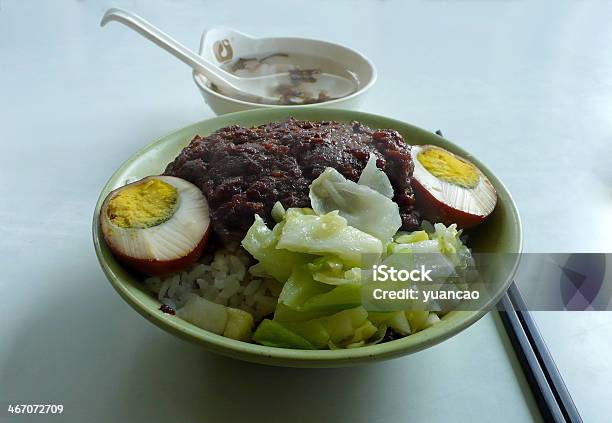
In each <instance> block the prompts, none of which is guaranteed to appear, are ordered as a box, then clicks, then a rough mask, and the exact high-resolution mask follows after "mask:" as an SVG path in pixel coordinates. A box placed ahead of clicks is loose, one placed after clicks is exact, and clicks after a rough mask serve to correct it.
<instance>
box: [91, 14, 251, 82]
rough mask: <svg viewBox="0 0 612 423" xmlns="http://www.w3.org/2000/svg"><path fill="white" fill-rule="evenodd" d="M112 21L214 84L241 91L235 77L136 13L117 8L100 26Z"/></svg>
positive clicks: (104, 17) (105, 17) (106, 16)
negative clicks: (235, 83) (159, 48)
mask: <svg viewBox="0 0 612 423" xmlns="http://www.w3.org/2000/svg"><path fill="white" fill-rule="evenodd" d="M110 21H116V22H119V23H122V24H124V25H125V26H127V27H129V28H131V29H133V30H134V31H136V32H138V33H139V34H140V35H142V36H143V37H145V38H147V39H148V40H150V41H152V42H154V43H155V44H157V45H158V46H160V47H161V48H163V49H164V50H166V51H167V52H168V53H170V54H172V55H173V56H175V57H177V58H178V59H180V60H181V61H182V62H184V63H186V64H187V65H189V66H191V67H192V68H193V69H195V70H196V71H198V72H201V73H203V74H204V75H205V76H206V77H207V78H208V80H209V81H210V82H212V83H213V84H215V85H217V86H223V87H227V88H229V89H230V90H234V91H237V92H240V91H241V90H240V89H238V88H237V87H236V86H235V85H234V84H233V82H235V80H236V77H235V76H234V75H232V74H231V73H229V72H225V71H224V70H223V69H220V68H219V67H217V66H215V65H214V64H212V63H210V62H209V61H208V60H206V59H204V58H203V57H202V56H200V55H199V54H196V53H194V52H193V51H191V50H189V49H188V48H187V47H185V46H184V45H182V44H181V43H179V42H178V41H176V40H175V39H174V38H172V37H170V36H169V35H168V34H166V33H165V32H163V31H162V30H160V29H159V28H157V27H156V26H154V25H153V24H151V23H150V22H148V21H147V20H145V19H143V18H142V17H140V16H138V15H136V14H135V13H132V12H129V11H127V10H123V9H117V8H113V9H108V10H107V11H106V13H105V14H104V16H103V17H102V20H101V21H100V26H104V25H106V24H107V23H108V22H110Z"/></svg>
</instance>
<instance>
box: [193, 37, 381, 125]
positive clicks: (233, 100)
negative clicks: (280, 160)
mask: <svg viewBox="0 0 612 423" xmlns="http://www.w3.org/2000/svg"><path fill="white" fill-rule="evenodd" d="M222 27H223V26H213V27H211V28H208V29H207V30H205V31H204V32H203V33H202V37H201V39H200V47H199V49H198V54H200V55H201V54H202V50H203V49H204V39H205V38H206V34H207V33H208V31H210V30H211V29H216V28H222ZM234 31H236V30H234ZM236 32H238V33H240V34H242V35H245V36H247V37H250V38H256V39H258V40H279V39H282V40H289V41H294V42H304V41H306V42H317V43H322V44H327V45H328V46H330V47H334V48H339V49H343V50H348V51H350V52H352V53H353V54H355V55H357V56H358V57H359V58H360V59H361V60H363V62H364V63H365V64H366V65H367V66H368V67H369V69H370V71H371V73H372V76H371V77H370V78H369V80H368V81H367V83H366V84H365V85H364V86H363V87H361V88H359V89H358V90H357V91H355V92H354V93H352V94H350V95H347V96H345V97H340V98H335V99H333V100H329V101H323V102H321V103H312V104H293V105H290V104H264V103H255V102H252V101H245V100H239V99H237V98H233V97H229V96H227V95H224V94H221V93H218V92H217V91H214V90H212V89H211V88H210V87H208V86H207V85H206V84H205V83H203V82H202V80H204V81H206V77H205V76H204V75H202V74H200V73H198V72H197V71H195V70H194V71H192V73H191V75H192V78H193V81H194V82H195V84H196V86H197V87H198V89H199V90H200V91H201V92H206V93H208V94H210V95H212V96H213V97H217V98H218V99H219V100H222V101H227V102H230V103H234V104H238V105H242V106H245V107H252V108H255V107H256V108H260V109H279V108H282V109H297V108H301V107H309V108H312V107H328V105H333V104H339V103H342V102H344V101H348V100H351V99H353V98H356V97H359V96H360V95H362V94H363V93H365V92H366V91H368V90H369V89H370V88H372V86H373V85H374V84H375V83H376V81H377V79H378V71H377V70H376V66H375V65H374V62H372V60H370V59H369V58H368V57H367V56H366V55H365V54H363V53H362V52H360V51H359V50H356V49H354V48H351V47H347V46H344V45H342V44H338V43H332V42H330V41H325V40H319V39H316V38H305V37H261V38H259V37H253V36H251V35H248V34H245V33H243V32H240V31H236ZM233 113H235V112H233Z"/></svg>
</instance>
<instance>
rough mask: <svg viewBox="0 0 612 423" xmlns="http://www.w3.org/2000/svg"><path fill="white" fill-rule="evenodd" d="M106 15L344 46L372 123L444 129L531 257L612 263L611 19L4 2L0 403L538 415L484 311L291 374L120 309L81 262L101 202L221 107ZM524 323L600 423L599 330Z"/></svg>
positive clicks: (364, 3) (415, 4) (510, 12)
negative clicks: (130, 168)
mask: <svg viewBox="0 0 612 423" xmlns="http://www.w3.org/2000/svg"><path fill="white" fill-rule="evenodd" d="M111 6H120V7H125V8H128V9H132V10H134V11H136V12H138V13H141V14H143V15H144V16H145V17H147V18H148V19H150V20H152V21H153V22H155V23H157V24H159V25H160V26H161V27H162V28H164V29H165V30H167V31H168V32H169V33H170V34H173V35H175V36H176V37H177V38H178V39H179V40H182V41H184V42H185V44H187V45H188V46H190V47H192V48H194V49H195V48H197V45H198V42H199V36H200V34H201V32H202V30H203V29H204V28H205V27H207V26H210V25H214V24H229V25H232V26H235V27H236V28H238V29H240V30H242V31H244V32H247V33H252V34H254V35H264V36H265V35H268V36H273V35H295V36H305V37H314V38H323V39H327V40H330V41H334V42H339V43H343V44H346V45H348V46H351V47H354V48H357V49H359V50H361V51H362V52H363V53H365V54H366V55H367V56H369V57H370V58H371V59H372V60H373V61H374V62H375V63H376V64H377V66H378V70H379V81H378V83H377V85H376V86H375V87H374V88H373V90H372V91H371V95H370V97H369V98H368V101H367V103H366V105H365V106H364V108H363V110H365V111H369V112H373V113H377V114H381V115H386V116H390V117H393V118H397V119H401V120H405V121H408V122H411V123H414V124H416V125H418V126H421V127H423V128H426V129H430V130H435V129H442V130H443V132H444V134H445V135H446V136H447V137H448V138H449V139H451V140H452V141H454V142H456V143H458V144H460V145H462V146H463V147H465V148H466V149H467V150H469V151H471V152H472V153H474V154H475V155H476V156H477V157H479V158H480V159H481V160H482V161H483V162H484V163H486V164H487V165H488V166H489V167H490V168H491V169H492V170H493V171H494V172H496V174H497V175H498V176H499V177H500V178H501V179H502V180H503V181H504V182H505V183H506V184H507V186H508V188H509V189H510V191H511V192H512V193H513V195H514V196H515V199H516V201H517V203H518V206H519V209H520V212H521V215H522V218H523V223H524V232H525V250H526V251H529V252H603V251H606V252H610V250H611V248H610V240H611V237H610V235H611V232H612V230H611V229H610V228H611V227H612V191H611V189H610V187H611V186H612V170H611V169H612V166H611V163H610V161H611V158H612V155H611V147H610V145H611V142H612V139H611V133H612V55H611V54H610V51H611V50H610V47H611V45H612V26H611V25H610V22H612V3H610V2H607V1H601V2H591V1H538V2H536V1H533V2H529V1H525V0H523V1H521V0H516V1H510V0H508V1H503V0H497V1H495V0H490V1H469V0H461V1H459V0H457V1H442V0H439V1H435V0H430V1H425V0H422V1H399V0H386V1H383V0H381V1H374V0H359V1H322V0H321V1H314V0H310V1H282V2H280V1H278V2H272V1H265V0H258V1H242V2H238V1H236V2H230V1H220V0H217V1H213V0H208V1H207V0H199V1H196V0H190V1H169V0H168V1H161V0H160V1H146V2H145V1H135V0H133V1H114V2H103V1H98V2H93V1H84V0H83V1H57V2H51V1H46V2H44V1H31V2H30V1H28V2H26V1H17V0H0V221H1V222H2V223H1V224H0V289H1V291H2V294H3V295H2V301H1V303H0V405H1V406H2V407H3V408H5V409H6V407H7V406H8V404H9V403H62V404H64V406H65V410H66V411H65V413H64V415H63V416H62V417H61V419H60V420H61V421H71V422H83V421H96V422H98V421H99V422H108V421H128V420H132V421H142V420H150V421H164V422H167V421H196V420H197V421H220V420H227V421H233V420H238V419H240V418H242V419H249V420H253V421H256V420H262V421H269V422H271V421H289V420H291V421H301V420H313V421H314V420H316V421H340V420H347V419H350V420H351V421H355V422H366V421H367V422H372V421H450V420H456V421H491V420H497V421H531V420H538V419H539V415H538V412H537V408H536V406H535V404H534V402H533V399H532V396H531V394H530V392H529V390H528V389H527V387H526V384H525V381H524V377H523V376H522V373H521V372H520V368H519V367H518V363H517V362H516V359H515V358H514V355H513V354H514V353H513V352H512V349H511V348H510V346H509V344H508V341H507V338H506V336H505V334H504V333H503V329H502V328H501V325H500V323H499V320H498V318H497V317H496V316H494V315H489V316H487V317H485V318H483V319H482V320H481V321H480V322H479V323H477V324H476V325H474V326H473V327H471V328H470V329H468V330H466V331H465V332H463V333H461V334H460V335H458V336H456V337H455V338H453V339H451V340H449V341H447V342H445V343H443V344H441V345H438V346H436V347H433V348H431V349H428V350H426V351H423V352H420V353H418V354H415V355H413V356H408V357H404V358H400V359H396V360H393V361H389V362H385V363H380V364H373V365H368V366H364V367H357V368H347V369H336V370H299V369H281V368H269V367H264V366H256V365H251V364H246V363H241V362H236V361H232V360H229V359H225V358H221V357H217V356H213V355H211V354H208V353H206V352H203V351H202V350H201V348H199V347H198V346H195V345H191V344H187V343H185V342H183V341H181V340H178V339H175V338H173V337H172V336H170V335H167V334H166V333H164V332H162V331H161V330H159V329H157V328H155V327H153V326H152V325H151V324H149V323H148V322H146V321H145V320H144V319H142V318H141V317H140V316H139V315H137V314H136V313H135V312H133V311H132V310H131V309H130V308H129V307H128V306H127V305H126V304H125V303H123V301H122V300H121V299H120V298H119V296H118V295H117V294H115V292H114V291H113V290H112V288H111V287H110V285H109V284H108V283H107V282H106V280H105V278H104V276H103V274H102V272H101V271H100V270H99V267H98V264H97V261H96V258H95V255H94V252H93V247H92V243H91V235H90V226H91V219H92V213H93V209H94V204H95V201H96V199H97V196H98V193H99V191H100V189H101V188H102V186H103V185H104V183H105V181H106V180H107V178H108V177H109V176H110V175H111V174H112V173H113V171H114V170H115V169H116V168H117V167H118V166H119V164H120V163H121V162H123V161H124V160H125V159H126V158H127V157H129V156H130V155H131V154H132V153H133V152H135V151H136V150H138V149H139V148H141V147H142V146H144V145H146V144H148V143H149V142H151V141H153V140H154V139H156V138H157V137H160V136H162V135H164V134H166V133H168V132H170V131H172V130H174V129H176V128H179V127H182V126H185V125H187V124H191V123H193V122H195V121H198V120H201V119H204V118H207V117H211V116H212V112H211V111H210V110H209V109H208V107H207V106H206V105H205V104H204V103H203V101H202V99H201V98H200V96H199V93H198V92H197V90H196V88H195V86H194V85H193V82H192V81H191V77H190V70H189V69H187V68H186V67H185V65H183V64H182V63H180V62H178V61H176V60H174V59H173V58H172V57H171V56H169V55H168V54H166V53H165V52H162V51H161V50H159V49H158V48H156V47H154V46H153V45H150V44H148V43H147V42H146V41H145V40H144V39H142V38H140V37H139V36H138V35H136V34H134V33H132V32H129V31H128V30H127V29H126V28H123V27H120V26H119V25H116V24H113V25H109V26H108V27H107V28H104V29H100V28H99V27H98V22H99V19H100V18H101V16H102V14H103V12H104V11H105V10H106V8H108V7H111ZM408 141H410V140H408ZM537 319H538V322H539V323H540V325H541V328H542V330H543V332H544V335H545V337H546V339H547V340H548V341H549V343H550V348H551V350H552V352H553V355H554V357H555V359H556V360H557V362H558V365H559V367H560V369H561V371H562V373H563V375H564V377H565V380H566V382H567V384H568V386H569V389H570V391H571V392H572V394H573V396H574V399H575V401H576V403H577V405H578V408H579V410H580V412H581V413H582V415H583V417H584V418H585V421H590V422H592V421H606V420H608V417H609V415H610V414H611V413H612V403H611V402H610V401H609V388H610V381H611V380H612V337H610V335H609V334H610V331H611V330H612V314H610V313H603V312H600V313H596V312H593V313H543V312H542V313H538V314H537ZM6 416H7V415H6V413H5V410H2V409H0V420H2V419H3V418H6ZM37 420H38V419H37ZM40 420H41V421H43V420H47V419H44V418H40ZM16 421H17V420H16ZM20 421H27V418H26V420H20Z"/></svg>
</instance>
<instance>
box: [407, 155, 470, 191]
mask: <svg viewBox="0 0 612 423" xmlns="http://www.w3.org/2000/svg"><path fill="white" fill-rule="evenodd" d="M417 159H418V161H419V162H420V163H421V164H422V165H423V167H424V168H425V169H427V170H428V171H429V173H431V174H432V175H434V176H435V177H436V178H438V179H441V180H443V181H445V182H449V183H451V184H454V185H459V186H461V187H463V188H474V187H476V185H478V180H479V179H480V175H479V173H478V169H477V168H476V166H474V165H473V164H471V163H467V162H464V161H463V160H459V159H458V158H457V157H455V156H454V155H452V154H450V153H448V152H446V151H444V150H440V149H437V148H429V149H427V150H425V151H422V152H421V153H419V154H418V156H417Z"/></svg>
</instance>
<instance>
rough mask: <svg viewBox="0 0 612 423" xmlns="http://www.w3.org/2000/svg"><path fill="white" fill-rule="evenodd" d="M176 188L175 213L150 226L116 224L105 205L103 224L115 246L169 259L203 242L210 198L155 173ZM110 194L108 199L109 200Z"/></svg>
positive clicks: (138, 256) (131, 253) (184, 183)
mask: <svg viewBox="0 0 612 423" xmlns="http://www.w3.org/2000/svg"><path fill="white" fill-rule="evenodd" d="M150 178H155V179H159V180H161V181H163V182H166V183H168V184H170V185H172V186H173V187H174V188H176V190H177V194H178V202H177V206H176V210H175V212H174V214H173V215H172V216H171V217H170V219H168V220H167V221H165V222H162V223H160V224H159V225H157V226H152V227H150V228H122V227H120V226H117V225H115V224H114V223H113V222H112V221H111V220H110V218H109V217H108V213H106V208H105V207H103V209H102V211H103V213H102V219H101V226H102V231H103V233H104V237H105V239H106V241H107V243H108V244H109V245H110V246H111V248H112V249H114V250H116V251H118V252H119V253H121V254H124V255H126V256H128V257H133V258H136V259H144V260H158V261H170V260H175V259H178V258H181V257H184V256H186V255H187V254H189V253H190V252H192V251H193V250H194V249H195V248H196V247H197V245H198V244H199V243H200V241H201V240H202V238H203V237H204V235H205V234H206V231H207V230H208V227H209V225H210V216H209V208H208V202H207V201H206V198H205V197H204V195H203V194H202V191H200V189H199V188H198V187H196V186H195V185H193V184H192V183H190V182H187V181H185V180H184V179H181V178H176V177H174V176H152V177H150ZM109 200H110V198H109V199H108V200H107V202H108V201H109Z"/></svg>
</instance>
